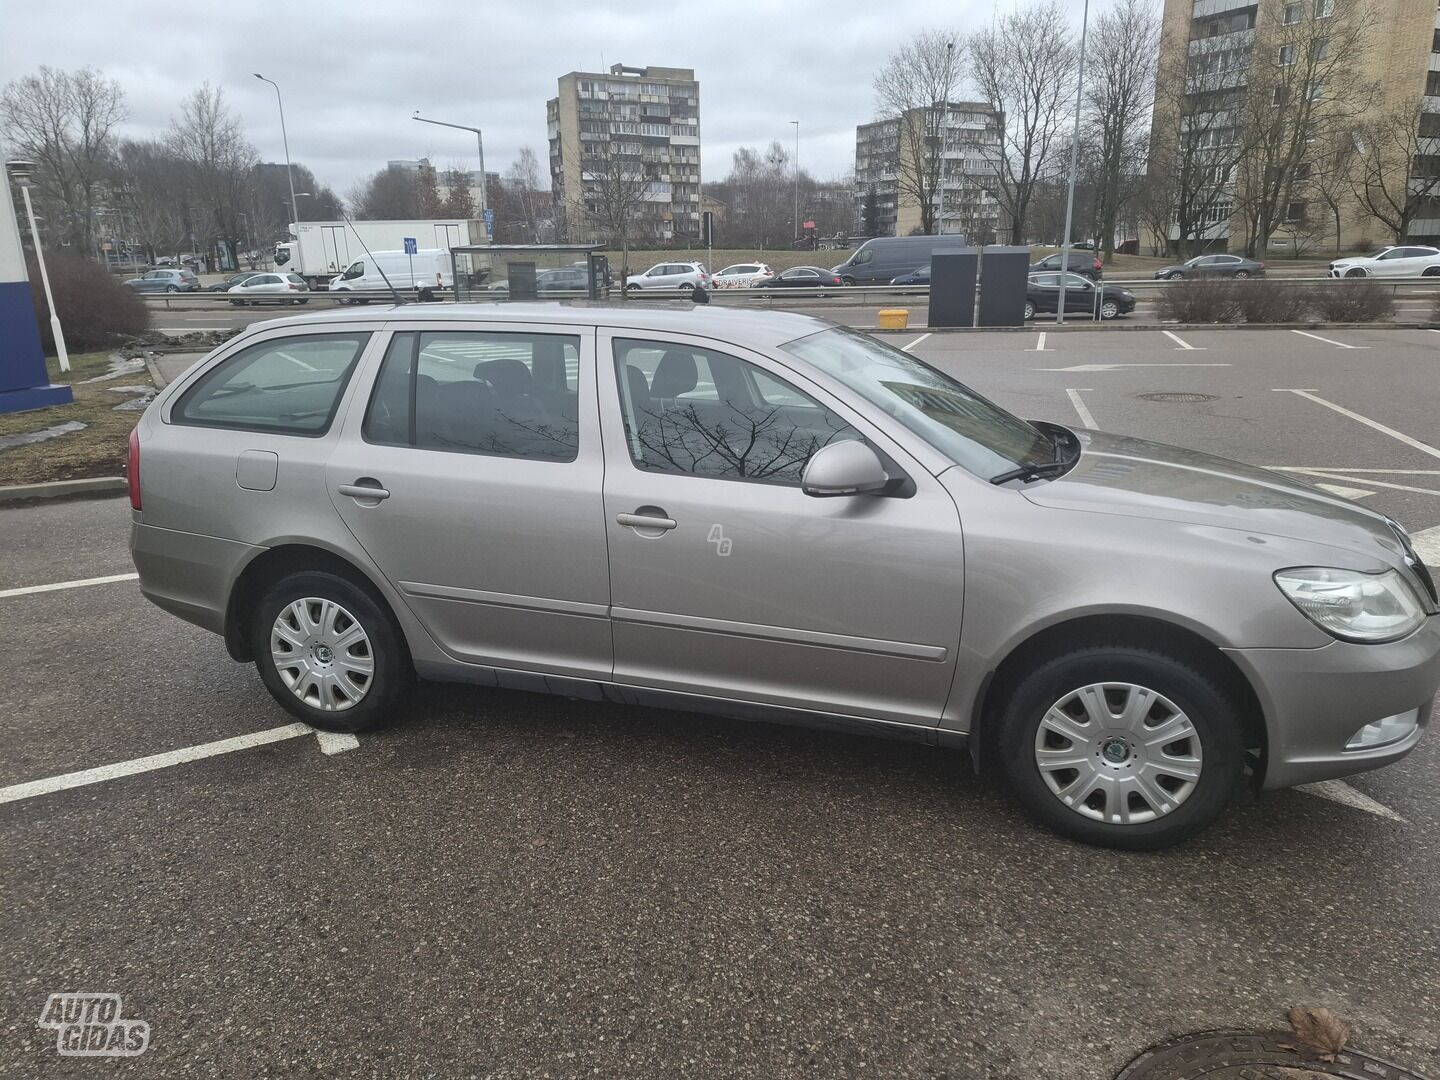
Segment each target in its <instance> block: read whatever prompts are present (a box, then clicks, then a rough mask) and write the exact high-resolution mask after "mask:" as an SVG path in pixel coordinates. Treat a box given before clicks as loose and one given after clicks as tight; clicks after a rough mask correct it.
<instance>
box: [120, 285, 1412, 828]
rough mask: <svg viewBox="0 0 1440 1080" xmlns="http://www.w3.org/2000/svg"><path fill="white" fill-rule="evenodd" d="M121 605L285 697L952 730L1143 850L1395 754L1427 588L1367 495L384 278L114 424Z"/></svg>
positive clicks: (613, 324)
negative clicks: (416, 685) (1246, 798)
mask: <svg viewBox="0 0 1440 1080" xmlns="http://www.w3.org/2000/svg"><path fill="white" fill-rule="evenodd" d="M130 485H131V487H130V497H131V501H132V504H133V507H134V510H133V519H134V525H133V534H132V549H133V553H134V558H135V565H136V567H137V569H138V570H139V574H140V583H141V587H142V589H143V590H144V593H145V595H146V596H148V597H149V598H150V599H151V600H153V601H154V602H155V603H156V604H158V605H160V606H161V607H162V608H164V609H166V610H167V611H170V612H173V613H174V614H176V615H178V616H180V617H181V618H184V619H188V620H190V621H191V622H194V623H196V624H198V625H199V626H202V627H204V628H206V629H207V630H211V631H214V632H215V633H217V634H222V635H224V639H225V643H226V646H227V648H228V650H229V652H230V655H231V656H232V657H233V658H234V659H235V660H236V661H239V662H253V663H254V664H255V666H256V667H257V669H258V671H259V674H260V678H261V679H262V680H263V681H264V683H265V685H266V687H267V688H268V689H269V690H270V692H271V693H272V694H273V695H274V696H275V698H276V700H277V701H279V702H280V703H281V705H283V706H284V707H285V708H286V709H288V710H289V711H290V712H291V713H293V714H295V715H296V716H298V717H300V718H301V719H303V720H304V721H306V722H307V723H309V724H313V725H314V726H315V727H317V728H326V729H330V730H337V731H361V730H364V729H367V728H371V727H373V726H375V725H376V724H378V723H380V722H381V721H383V720H385V719H387V718H389V717H391V716H393V715H395V714H396V713H397V712H398V711H399V710H400V709H401V708H402V706H403V703H404V700H405V696H406V693H407V687H408V686H409V685H410V683H411V681H412V679H413V678H414V677H415V676H416V675H419V676H421V677H424V678H429V679H445V680H458V681H468V682H473V683H478V684H481V685H484V686H500V687H510V688H518V689H523V690H533V691H541V692H548V693H558V694H565V695H569V696H572V697H576V698H582V699H591V700H604V701H614V702H621V703H626V704H632V705H652V706H664V707H671V708H678V709H694V710H704V711H710V712H717V713H721V714H726V715H733V716H741V717H752V718H762V719H772V720H782V721H789V722H795V723H801V724H810V725H816V726H825V727H836V728H844V729H852V730H859V731H865V732H871V733H876V734H881V735H890V736H898V737H902V738H909V739H915V740H919V741H922V742H926V743H930V744H933V745H936V746H939V747H955V748H959V747H962V746H968V748H969V750H970V753H971V754H972V756H973V757H974V758H975V760H976V762H977V764H979V765H982V766H983V765H986V764H987V763H990V762H995V763H998V764H999V765H1000V766H1001V767H1002V768H1003V770H1004V772H1005V773H1006V774H1007V775H1008V777H1009V780H1010V783H1011V786H1012V787H1013V789H1014V791H1015V793H1016V794H1017V796H1018V797H1019V799H1020V800H1021V801H1022V802H1023V803H1024V805H1025V806H1026V807H1027V808H1028V809H1029V810H1030V812H1031V813H1032V814H1033V815H1035V816H1036V817H1037V818H1039V819H1040V820H1041V821H1043V822H1045V823H1047V824H1048V825H1050V826H1051V827H1052V828H1054V829H1056V830H1058V831H1059V832H1061V833H1064V834H1066V835H1068V836H1071V837H1074V838H1077V839H1080V840H1084V841H1088V842H1091V843H1099V844H1107V845H1112V846H1116V847H1125V848H1156V847H1161V846H1164V845H1167V844H1171V843H1174V842H1176V841H1179V840H1181V839H1183V838H1185V837H1187V836H1189V835H1192V834H1193V833H1195V832H1196V831H1198V830H1199V829H1201V828H1202V827H1204V826H1205V825H1206V824H1208V823H1209V822H1210V821H1212V820H1213V819H1214V818H1215V817H1216V815H1217V814H1219V813H1220V811H1221V810H1222V808H1223V807H1224V806H1225V804H1226V802H1227V800H1228V799H1229V798H1230V797H1231V795H1232V793H1233V792H1234V791H1235V790H1236V787H1237V785H1238V784H1240V783H1241V781H1242V778H1243V777H1244V775H1245V774H1246V771H1247V769H1248V771H1249V773H1250V775H1251V776H1252V777H1253V778H1254V781H1255V782H1256V783H1257V784H1259V785H1261V786H1263V787H1267V788H1276V787H1284V786H1287V785H1293V784H1301V783H1306V782H1309V781H1314V780H1321V779H1325V778H1329V777H1339V776H1345V775H1347V774H1350V773H1356V772H1360V771H1362V770H1365V769H1373V768H1376V767H1378V766H1381V765H1385V764H1388V763H1390V762H1393V761H1396V760H1397V759H1399V758H1401V757H1403V756H1404V755H1405V754H1407V753H1408V752H1409V751H1410V750H1411V749H1412V748H1413V747H1414V746H1415V745H1416V743H1417V742H1418V740H1419V739H1420V738H1421V736H1422V733H1423V731H1424V729H1425V727H1426V725H1427V722H1428V721H1429V720H1430V718H1431V711H1432V708H1433V703H1434V698H1435V692H1436V687H1437V684H1440V616H1437V600H1436V594H1435V585H1434V583H1433V580H1432V579H1431V577H1430V574H1429V572H1428V571H1427V570H1426V568H1425V566H1424V565H1423V564H1422V563H1421V561H1420V560H1419V559H1418V558H1417V557H1416V554H1415V552H1414V549H1413V548H1412V546H1411V545H1410V543H1409V540H1408V538H1407V536H1406V534H1405V532H1404V530H1403V529H1402V528H1401V527H1400V526H1399V525H1398V524H1396V523H1395V522H1394V521H1391V520H1389V519H1387V518H1385V517H1383V516H1382V515H1380V514H1376V513H1372V512H1370V511H1369V510H1366V509H1364V508H1362V507H1360V506H1357V505H1355V504H1353V503H1350V502H1347V501H1345V500H1344V499H1339V498H1335V497H1333V496H1331V495H1328V494H1326V493H1324V492H1322V491H1319V490H1316V489H1314V488H1311V487H1307V486H1305V485H1303V484H1299V483H1296V482H1294V481H1291V480H1288V479H1286V478H1284V477H1281V476H1277V475H1274V474H1272V473H1269V472H1265V471H1262V470H1260V469H1255V468H1249V467H1247V466H1244V465H1239V464H1236V463H1234V462H1231V461H1226V460H1223V459H1220V458H1215V457H1210V456H1207V455H1203V454H1197V453H1191V452H1188V451H1185V450H1179V449H1175V448H1173V447H1169V446H1163V445H1159V444H1155V443H1150V442H1145V441H1141V440H1139V439H1131V438H1123V437H1118V436H1113V435H1106V434H1102V433H1100V432H1096V431H1084V430H1074V429H1071V428H1068V427H1062V426H1060V425H1058V424H1053V423H1046V422H1040V421H1025V420H1021V419H1019V418H1017V417H1015V416H1012V415H1010V414H1009V413H1007V412H1006V411H1005V410H1003V409H1000V408H998V407H996V406H995V405H993V404H992V403H990V402H989V401H987V400H985V399H984V398H983V397H981V396H980V395H978V394H976V393H975V392H974V391H972V390H970V389H969V388H967V387H966V386H964V385H962V384H960V383H958V382H956V381H955V380H954V379H952V378H950V377H949V376H947V375H945V374H943V373H941V372H939V371H937V370H935V369H934V368H931V367H928V366H926V365H925V364H923V363H921V362H920V361H919V360H917V359H915V358H914V357H912V356H910V355H909V354H908V353H905V352H902V351H899V350H897V349H894V348H892V347H890V346H889V345H886V344H883V343H882V342H880V341H878V340H875V339H874V338H871V337H868V336H866V335H864V334H861V333H858V332H856V331H854V330H850V329H847V328H844V327H839V326H835V325H832V324H830V323H828V322H825V321H823V320H818V319H813V318H808V317H805V316H802V315H796V314H789V313H781V312H738V311H729V310H726V311H709V310H704V309H697V310H668V311H661V310H647V309H646V308H645V307H644V306H640V305H627V306H625V307H623V308H609V307H588V306H573V307H572V306H563V305H560V304H543V303H542V304H511V305H505V306H496V305H486V306H483V307H468V306H463V305H443V306H441V305H426V306H423V307H422V306H401V307H394V308H390V309H388V310H383V311H377V310H374V309H367V310H365V311H360V312H354V313H351V312H335V313H315V314H312V315H307V316H303V317H300V318H292V319H285V320H280V321H275V322H267V323H260V324H257V325H254V326H252V327H250V328H249V329H248V330H246V331H245V333H243V334H241V335H239V336H238V337H236V338H234V339H232V340H231V341H229V342H227V343H226V344H225V345H223V346H222V347H221V348H219V349H217V350H216V351H215V352H214V353H213V354H211V355H210V356H209V357H207V358H206V359H205V360H203V361H202V362H201V363H199V364H197V365H196V366H195V367H194V368H192V369H191V370H190V371H189V372H187V373H186V374H185V375H184V376H183V377H181V378H180V379H178V380H177V381H176V382H175V383H173V384H172V385H170V386H168V387H167V388H166V389H165V390H163V391H162V392H161V393H160V395H159V396H158V397H157V398H156V400H155V402H154V403H153V404H152V405H151V406H150V408H149V409H148V410H147V411H146V413H145V415H144V417H143V419H142V420H141V422H140V424H139V426H138V427H137V428H136V430H135V433H134V436H133V437H132V440H131V460H130Z"/></svg>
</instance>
